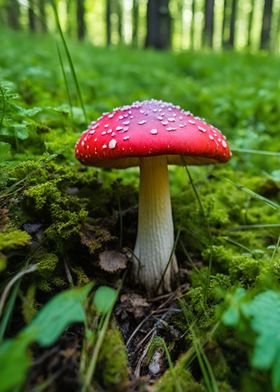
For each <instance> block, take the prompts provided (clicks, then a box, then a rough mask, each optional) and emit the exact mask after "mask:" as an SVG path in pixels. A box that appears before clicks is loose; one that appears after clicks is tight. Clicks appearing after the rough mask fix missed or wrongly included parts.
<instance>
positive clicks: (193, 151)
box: [76, 100, 231, 294]
mask: <svg viewBox="0 0 280 392" xmlns="http://www.w3.org/2000/svg"><path fill="white" fill-rule="evenodd" d="M230 155H231V153H230V150H229V147H228V144H227V142H226V138H225V137H224V136H223V135H222V134H221V133H220V131H218V129H217V128H215V127H213V126H212V125H208V124H206V123H205V121H204V120H203V119H201V118H199V117H194V116H193V115H192V114H191V113H190V112H186V111H184V110H183V109H181V108H180V107H179V106H174V105H172V104H171V103H166V102H163V101H157V100H149V101H143V102H135V103H133V104H132V105H130V106H123V107H121V108H117V109H115V110H114V111H113V112H111V113H105V114H103V116H101V117H100V118H99V119H98V120H97V121H96V122H93V123H92V124H91V125H90V127H89V129H88V130H86V131H85V132H84V133H83V134H82V136H81V138H80V140H79V141H78V143H77V144H76V157H77V159H78V160H80V161H81V162H82V163H83V164H85V165H93V166H99V167H106V168H127V167H130V166H140V195H139V212H138V232H137V239H136V245H135V249H134V254H135V258H134V260H133V273H134V277H135V279H137V281H139V282H141V283H142V284H143V285H144V286H145V288H146V290H147V292H148V294H153V293H155V291H156V289H157V288H158V285H159V283H160V282H161V287H160V291H163V290H170V287H171V282H172V276H173V275H174V273H175V272H176V271H177V262H176V257H175V255H173V257H172V259H171V262H170V264H169V266H168V268H167V263H168V261H169V259H170V256H171V254H172V249H173V246H174V229H173V220H172V211H171V201H170V192H169V182H168V164H177V165H185V164H191V165H201V164H208V163H218V162H226V161H228V160H229V159H230ZM163 274H164V277H163ZM162 278H163V279H162Z"/></svg>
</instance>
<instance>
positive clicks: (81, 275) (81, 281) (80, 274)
mask: <svg viewBox="0 0 280 392" xmlns="http://www.w3.org/2000/svg"><path fill="white" fill-rule="evenodd" d="M71 270H72V271H73V272H74V274H75V275H76V277H77V286H84V285H86V284H87V283H88V282H90V278H89V277H88V276H87V275H86V274H85V272H84V270H83V269H82V267H79V266H77V267H72V268H71Z"/></svg>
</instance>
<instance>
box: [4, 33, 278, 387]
mask: <svg viewBox="0 0 280 392" xmlns="http://www.w3.org/2000/svg"><path fill="white" fill-rule="evenodd" d="M0 34H1V36H5V40H3V41H2V42H1V52H0V80H1V84H0V96H1V100H0V105H1V106H0V107H1V109H0V170H1V176H0V273H1V282H0V285H1V286H0V287H1V293H2V294H1V296H0V342H2V343H1V345H0V391H9V390H21V391H43V390H46V391H58V390H61V389H63V390H64V389H65V390H68V391H72V390H73V391H77V390H82V391H86V390H89V391H90V390H96V391H117V390H119V391H151V390H153V391H164V392H165V391H166V392H169V391H191V392H192V391H224V392H228V391H246V392H248V391H254V392H258V391H260V392H261V391H280V344H279V323H280V244H279V242H280V210H279V203H280V170H279V162H280V153H279V151H280V137H279V136H280V129H279V124H280V105H279V97H280V85H279V69H280V58H279V57H277V56H273V55H268V54H265V53H261V54H248V53H232V52H226V53H211V52H184V53H155V52H154V51H142V50H135V49H134V50H132V49H129V48H111V49H102V48H94V47H92V46H91V45H90V44H86V43H85V44H81V43H76V42H69V50H70V54H71V56H72V61H73V63H72V62H71V61H70V62H69V59H67V55H65V51H64V48H63V47H62V46H61V45H60V42H58V45H59V46H58V47H59V54H60V56H59V55H58V51H57V47H56V42H55V40H54V39H53V38H51V37H48V36H40V35H29V34H27V33H22V32H21V33H15V32H11V31H6V30H3V31H0ZM73 64H74V69H75V74H76V77H77V79H75V76H74V74H73V69H72V68H71V67H72V65H73ZM62 65H63V67H62ZM62 68H63V72H62ZM81 97H82V99H81ZM151 98H155V99H162V100H164V101H167V102H172V103H174V104H176V105H180V106H181V107H182V108H184V109H186V110H190V111H191V112H193V113H194V114H195V115H199V116H201V117H204V118H205V119H206V121H207V122H209V123H211V124H214V125H215V126H216V127H217V128H219V129H221V130H222V132H223V133H224V134H225V135H226V136H227V139H228V142H229V145H230V147H231V149H232V152H233V156H232V159H231V160H230V161H229V162H228V163H226V164H224V165H209V166H203V167H188V168H186V167H176V168H175V167H170V186H171V195H172V208H173V216H174V225H175V236H176V237H178V241H177V245H176V255H177V259H178V263H179V267H180V270H179V274H178V277H177V281H176V282H175V283H174V287H173V291H172V292H171V293H167V294H164V295H161V296H157V297H153V298H147V296H146V295H145V291H144V290H143V288H142V287H140V286H139V287H137V286H135V284H134V283H133V282H132V280H131V278H130V258H129V251H128V250H129V249H133V248H134V241H135V238H136V229H137V227H136V222H137V203H138V185H139V172H138V170H137V169H134V168H132V169H126V170H101V169H96V168H89V167H84V166H82V165H81V164H80V163H79V162H78V161H77V160H75V158H74V145H75V142H76V141H77V140H78V138H79V136H80V135H81V133H82V131H84V130H85V129H86V128H87V124H88V123H89V122H90V121H93V120H95V119H96V118H98V117H99V116H100V115H101V114H102V113H103V112H109V111H112V110H113V108H114V107H118V106H121V105H126V104H130V103H132V102H133V101H136V100H144V99H151ZM189 175H190V176H191V177H189ZM190 178H191V179H192V181H190ZM108 250H109V251H114V252H113V253H110V255H111V256H110V257H112V258H113V261H114V263H113V264H114V267H113V268H112V265H111V264H110V262H108V260H106V258H105V261H104V257H103V258H102V255H103V256H104V252H105V251H108ZM102 260H103V261H102ZM113 305H114V309H113V310H112V308H113Z"/></svg>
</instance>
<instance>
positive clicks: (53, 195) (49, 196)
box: [24, 180, 61, 210]
mask: <svg viewBox="0 0 280 392" xmlns="http://www.w3.org/2000/svg"><path fill="white" fill-rule="evenodd" d="M24 196H26V197H27V198H30V199H31V203H32V206H33V208H34V207H35V208H36V209H37V210H41V209H42V208H44V207H45V206H46V204H47V205H49V204H51V203H54V202H56V201H58V200H59V199H60V198H61V192H60V191H59V190H58V188H57V180H54V181H47V182H44V183H43V184H37V185H34V186H32V187H30V188H29V189H27V190H26V191H25V192H24Z"/></svg>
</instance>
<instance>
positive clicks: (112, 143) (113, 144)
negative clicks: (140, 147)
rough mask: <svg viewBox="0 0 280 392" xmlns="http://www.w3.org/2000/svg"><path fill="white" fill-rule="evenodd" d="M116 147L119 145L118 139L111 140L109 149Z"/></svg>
mask: <svg viewBox="0 0 280 392" xmlns="http://www.w3.org/2000/svg"><path fill="white" fill-rule="evenodd" d="M116 145H117V141H116V139H111V140H110V141H109V144H108V147H109V148H111V149H113V148H115V147H116Z"/></svg>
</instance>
